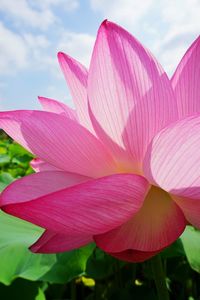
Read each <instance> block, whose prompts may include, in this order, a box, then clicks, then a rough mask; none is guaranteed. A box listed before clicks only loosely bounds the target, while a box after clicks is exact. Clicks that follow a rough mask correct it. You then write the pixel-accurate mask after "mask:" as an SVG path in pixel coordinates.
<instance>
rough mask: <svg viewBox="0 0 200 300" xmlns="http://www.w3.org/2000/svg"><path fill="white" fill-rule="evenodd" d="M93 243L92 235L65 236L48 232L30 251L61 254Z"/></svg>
mask: <svg viewBox="0 0 200 300" xmlns="http://www.w3.org/2000/svg"><path fill="white" fill-rule="evenodd" d="M92 241H93V239H92V236H90V235H83V234H82V235H73V234H72V235H63V234H59V233H54V232H51V231H47V230H46V231H45V232H44V233H43V234H42V236H41V237H40V238H39V240H37V242H36V243H35V244H33V245H32V246H31V247H30V250H31V251H32V252H36V253H59V252H64V251H70V250H73V249H75V248H79V247H82V246H84V245H86V244H89V243H91V242H92Z"/></svg>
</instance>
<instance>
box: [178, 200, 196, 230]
mask: <svg viewBox="0 0 200 300" xmlns="http://www.w3.org/2000/svg"><path fill="white" fill-rule="evenodd" d="M173 198H174V200H175V201H176V203H177V204H178V205H179V206H180V208H181V209H182V211H183V213H184V215H185V218H186V219H187V221H188V223H190V224H192V225H193V226H195V227H197V228H199V229H200V217H199V216H200V200H199V199H190V198H184V197H177V196H173Z"/></svg>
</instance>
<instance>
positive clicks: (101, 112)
mask: <svg viewBox="0 0 200 300" xmlns="http://www.w3.org/2000/svg"><path fill="white" fill-rule="evenodd" d="M88 97H89V102H90V110H91V112H90V114H91V118H92V121H93V126H94V128H95V130H96V132H97V134H98V135H99V136H100V138H101V139H102V140H103V141H104V142H105V143H106V144H107V145H108V146H109V148H110V149H112V151H113V153H114V154H115V156H116V157H117V158H118V159H120V160H121V163H122V164H123V162H124V161H125V162H127V159H129V161H130V159H131V164H132V165H133V169H135V167H134V166H136V169H137V168H140V167H141V166H140V163H141V160H142V158H143V155H144V153H145V151H146V148H147V145H148V144H149V142H150V141H151V139H152V137H153V136H154V135H155V133H156V132H158V131H159V130H160V129H161V128H163V127H165V126H166V125H167V124H169V123H171V122H172V121H174V120H176V119H177V106H176V102H175V98H174V95H173V91H172V87H171V83H170V81H169V79H168V77H167V75H166V74H165V72H164V71H163V69H162V68H161V66H160V65H159V64H158V63H157V62H156V60H155V59H154V57H153V56H152V55H151V54H150V52H149V51H148V50H147V49H145V48H144V47H143V46H142V45H141V44H140V43H139V42H138V41H137V40H136V39H135V38H134V37H133V36H131V35H130V34H129V33H128V32H127V31H125V30H124V29H122V28H121V27H119V26H117V25H115V24H114V23H111V22H108V21H104V22H103V24H102V25H101V27H100V29H99V32H98V36H97V40H96V44H95V48H94V52H93V56H92V61H91V66H90V70H89V75H88ZM134 163H135V165H134ZM137 164H139V166H137Z"/></svg>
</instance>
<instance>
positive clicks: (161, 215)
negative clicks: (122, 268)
mask: <svg viewBox="0 0 200 300" xmlns="http://www.w3.org/2000/svg"><path fill="white" fill-rule="evenodd" d="M185 225H186V221H185V218H184V215H183V213H182V211H181V210H180V209H179V207H178V206H177V205H176V203H175V202H174V201H173V200H172V198H170V196H169V195H168V194H167V193H166V192H164V191H163V190H161V189H159V188H156V187H152V188H151V190H150V191H149V193H148V195H147V197H146V199H145V202H144V205H143V207H142V208H141V209H140V211H139V212H138V213H137V214H135V215H134V216H132V218H131V219H130V220H128V222H126V223H125V224H123V225H122V226H120V227H119V228H115V229H113V230H111V231H109V232H106V233H104V234H101V235H97V236H95V238H94V239H95V242H96V244H97V246H98V247H100V248H102V249H103V250H104V251H106V252H109V253H110V252H111V253H112V252H113V253H115V252H123V251H126V250H129V249H133V250H139V251H148V252H149V251H150V252H154V251H159V250H161V249H163V248H165V247H167V246H168V245H170V244H171V243H173V242H174V241H175V240H176V239H177V238H178V237H179V236H180V235H181V233H182V232H183V230H184V229H185Z"/></svg>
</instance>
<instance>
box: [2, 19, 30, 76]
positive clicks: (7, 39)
mask: <svg viewBox="0 0 200 300" xmlns="http://www.w3.org/2000/svg"><path fill="white" fill-rule="evenodd" d="M0 37H1V39H0V73H1V74H8V73H13V71H15V70H16V69H23V68H25V67H26V66H27V47H26V45H25V42H24V40H23V38H22V37H21V36H19V35H18V34H16V33H14V32H12V31H10V30H9V29H7V28H6V27H5V26H4V25H3V24H2V23H0Z"/></svg>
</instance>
